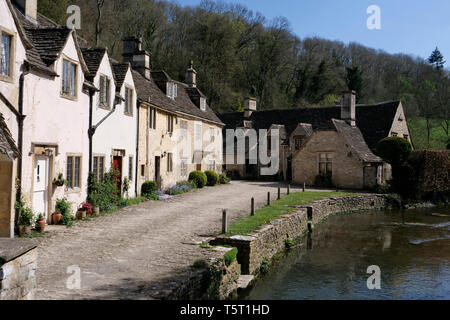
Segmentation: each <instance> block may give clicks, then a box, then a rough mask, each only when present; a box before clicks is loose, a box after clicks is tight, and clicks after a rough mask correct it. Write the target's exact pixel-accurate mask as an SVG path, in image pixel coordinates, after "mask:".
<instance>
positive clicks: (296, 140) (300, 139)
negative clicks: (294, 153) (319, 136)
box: [294, 137, 304, 150]
mask: <svg viewBox="0 0 450 320" xmlns="http://www.w3.org/2000/svg"><path fill="white" fill-rule="evenodd" d="M294 143H295V150H300V148H301V147H302V146H303V143H304V139H303V137H295V138H294Z"/></svg>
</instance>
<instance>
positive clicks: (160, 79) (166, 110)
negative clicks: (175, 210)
mask: <svg viewBox="0 0 450 320" xmlns="http://www.w3.org/2000/svg"><path fill="white" fill-rule="evenodd" d="M123 57H124V62H129V63H131V65H132V67H133V72H132V75H133V79H134V83H135V85H136V92H137V98H138V106H139V108H138V109H139V111H138V112H139V143H138V178H137V180H138V183H137V190H138V191H140V189H141V188H140V187H141V185H142V183H144V182H145V181H156V182H157V185H158V188H160V189H165V188H168V187H171V186H173V185H175V184H176V183H177V182H180V181H185V180H187V179H188V177H189V173H190V172H191V171H194V170H202V171H204V170H212V171H216V172H218V173H221V172H222V128H223V126H224V124H223V123H222V121H220V119H219V118H218V117H217V116H216V114H215V113H214V112H213V111H212V109H211V108H210V107H209V106H208V103H207V100H206V97H205V95H204V94H203V93H202V92H201V91H200V90H199V89H198V88H197V81H196V79H197V78H196V76H197V73H196V71H195V70H194V68H193V63H192V62H191V63H190V64H189V66H188V69H187V71H186V81H185V83H182V82H179V81H175V80H173V79H172V78H171V77H170V76H169V75H168V74H167V73H166V72H164V71H153V70H151V69H150V54H149V53H148V52H146V51H145V50H142V41H141V39H136V38H126V39H124V50H123Z"/></svg>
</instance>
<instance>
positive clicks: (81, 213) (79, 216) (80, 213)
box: [77, 210, 86, 220]
mask: <svg viewBox="0 0 450 320" xmlns="http://www.w3.org/2000/svg"><path fill="white" fill-rule="evenodd" d="M84 218H86V211H81V210H79V211H77V219H78V220H83V219H84Z"/></svg>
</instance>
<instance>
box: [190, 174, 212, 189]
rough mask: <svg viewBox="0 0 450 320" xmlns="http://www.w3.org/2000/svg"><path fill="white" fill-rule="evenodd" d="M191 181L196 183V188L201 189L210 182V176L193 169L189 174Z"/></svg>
mask: <svg viewBox="0 0 450 320" xmlns="http://www.w3.org/2000/svg"><path fill="white" fill-rule="evenodd" d="M189 181H192V182H193V183H195V187H196V188H200V189H201V188H203V187H204V186H205V185H206V183H207V182H208V178H207V177H206V174H205V173H203V172H201V171H192V172H191V173H190V174H189Z"/></svg>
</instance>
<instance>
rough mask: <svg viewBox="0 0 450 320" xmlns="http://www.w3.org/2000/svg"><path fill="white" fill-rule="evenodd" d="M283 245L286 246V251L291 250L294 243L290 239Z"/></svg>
mask: <svg viewBox="0 0 450 320" xmlns="http://www.w3.org/2000/svg"><path fill="white" fill-rule="evenodd" d="M284 244H285V246H286V249H291V248H292V247H293V246H294V245H295V242H294V240H292V239H286V240H285V242H284Z"/></svg>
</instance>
